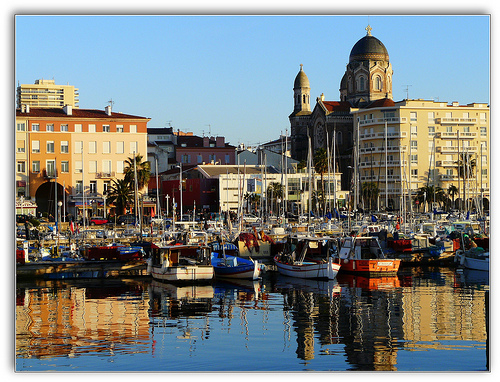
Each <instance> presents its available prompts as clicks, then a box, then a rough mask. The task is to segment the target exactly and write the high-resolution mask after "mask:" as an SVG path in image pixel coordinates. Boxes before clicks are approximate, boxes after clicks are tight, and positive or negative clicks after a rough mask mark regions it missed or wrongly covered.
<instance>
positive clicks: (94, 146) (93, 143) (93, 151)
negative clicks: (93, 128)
mask: <svg viewBox="0 0 500 382" xmlns="http://www.w3.org/2000/svg"><path fill="white" fill-rule="evenodd" d="M89 153H90V154H96V153H97V142H96V141H90V142H89Z"/></svg>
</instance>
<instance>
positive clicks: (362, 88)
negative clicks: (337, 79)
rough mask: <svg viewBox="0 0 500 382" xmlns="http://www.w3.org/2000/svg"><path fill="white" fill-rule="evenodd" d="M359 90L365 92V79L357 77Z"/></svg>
mask: <svg viewBox="0 0 500 382" xmlns="http://www.w3.org/2000/svg"><path fill="white" fill-rule="evenodd" d="M359 90H360V91H363V90H365V77H359Z"/></svg>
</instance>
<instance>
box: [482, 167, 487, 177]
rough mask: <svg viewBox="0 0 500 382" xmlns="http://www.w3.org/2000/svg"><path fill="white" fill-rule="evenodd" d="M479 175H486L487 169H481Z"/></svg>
mask: <svg viewBox="0 0 500 382" xmlns="http://www.w3.org/2000/svg"><path fill="white" fill-rule="evenodd" d="M481 175H484V176H486V175H488V170H487V169H485V168H483V169H482V170H481Z"/></svg>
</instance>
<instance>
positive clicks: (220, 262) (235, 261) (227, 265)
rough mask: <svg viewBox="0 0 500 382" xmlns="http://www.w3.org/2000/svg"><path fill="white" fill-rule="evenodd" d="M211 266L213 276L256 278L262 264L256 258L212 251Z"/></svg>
mask: <svg viewBox="0 0 500 382" xmlns="http://www.w3.org/2000/svg"><path fill="white" fill-rule="evenodd" d="M211 262H212V266H213V267H214V273H215V277H227V278H235V279H249V280H257V279H258V278H259V277H260V274H261V272H262V269H263V267H264V265H263V264H259V262H258V261H256V260H251V259H243V258H241V257H237V256H232V255H225V254H224V253H218V252H212V258H211Z"/></svg>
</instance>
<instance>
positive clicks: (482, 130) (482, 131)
mask: <svg viewBox="0 0 500 382" xmlns="http://www.w3.org/2000/svg"><path fill="white" fill-rule="evenodd" d="M479 129H480V130H481V136H482V137H486V127H484V126H481V127H480V128H479Z"/></svg>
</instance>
